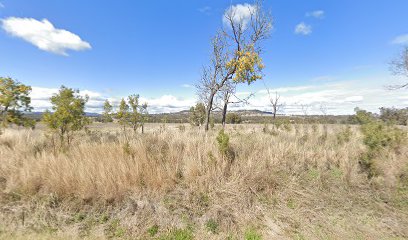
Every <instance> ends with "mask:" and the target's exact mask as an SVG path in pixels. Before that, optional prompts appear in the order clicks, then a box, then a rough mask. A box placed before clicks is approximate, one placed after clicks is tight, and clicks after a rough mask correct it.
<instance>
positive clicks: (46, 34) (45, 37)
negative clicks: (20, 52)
mask: <svg viewBox="0 0 408 240" xmlns="http://www.w3.org/2000/svg"><path fill="white" fill-rule="evenodd" d="M1 22H2V27H3V29H4V30H5V31H6V32H8V33H9V34H10V35H12V36H15V37H19V38H21V39H24V40H25V41H27V42H29V43H31V44H33V45H34V46H36V47H38V48H39V49H41V50H44V51H47V52H51V53H55V54H59V55H64V56H68V54H67V50H74V51H80V50H87V49H91V45H90V44H89V43H88V42H85V41H83V40H82V39H81V38H80V37H79V36H78V35H76V34H74V33H71V32H69V31H67V30H64V29H58V28H55V27H54V25H53V24H52V23H51V22H49V21H48V20H47V19H43V20H41V21H38V20H36V19H33V18H17V17H9V18H6V19H2V20H1Z"/></svg>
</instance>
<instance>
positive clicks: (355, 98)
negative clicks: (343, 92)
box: [345, 96, 364, 102]
mask: <svg viewBox="0 0 408 240" xmlns="http://www.w3.org/2000/svg"><path fill="white" fill-rule="evenodd" d="M363 100H364V97H363V96H350V97H346V99H345V102H361V101H363Z"/></svg>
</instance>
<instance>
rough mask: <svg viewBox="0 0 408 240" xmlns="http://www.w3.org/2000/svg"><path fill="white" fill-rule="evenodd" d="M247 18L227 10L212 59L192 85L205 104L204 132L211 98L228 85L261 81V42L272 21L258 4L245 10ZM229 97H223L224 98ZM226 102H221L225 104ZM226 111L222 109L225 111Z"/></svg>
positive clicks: (206, 126)
mask: <svg viewBox="0 0 408 240" xmlns="http://www.w3.org/2000/svg"><path fill="white" fill-rule="evenodd" d="M248 13H249V17H243V16H241V14H240V13H239V12H237V10H236V8H235V7H234V6H231V7H230V8H228V9H227V11H226V12H225V14H224V18H223V22H224V24H225V25H226V26H225V28H224V29H223V30H222V31H219V32H218V33H217V34H216V36H215V37H214V38H213V40H212V57H211V63H210V65H209V66H207V67H204V68H203V73H202V77H201V80H200V82H199V83H198V84H197V85H196V87H197V93H198V95H199V98H200V99H201V100H203V101H204V102H206V119H205V130H206V131H207V130H208V129H209V122H210V115H211V111H212V110H213V104H214V97H215V96H216V94H217V93H218V92H219V91H221V89H223V88H225V85H226V84H228V83H231V82H232V83H235V84H238V83H248V84H250V83H252V82H254V81H256V80H258V79H261V78H262V74H261V71H262V69H263V67H264V66H263V64H262V59H261V58H260V54H261V47H260V46H259V43H260V42H261V40H263V39H266V38H267V37H269V33H270V30H271V29H272V18H271V16H270V14H266V13H265V12H264V11H263V9H262V4H261V2H256V3H255V4H254V5H251V6H250V7H248ZM230 96H231V94H230V93H228V94H227V95H226V97H227V99H229V97H230ZM228 102H229V101H225V103H227V105H228ZM225 109H226V108H225Z"/></svg>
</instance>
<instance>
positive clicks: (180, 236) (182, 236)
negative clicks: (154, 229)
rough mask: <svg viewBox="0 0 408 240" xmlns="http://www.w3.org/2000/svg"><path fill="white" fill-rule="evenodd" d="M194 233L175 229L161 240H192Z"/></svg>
mask: <svg viewBox="0 0 408 240" xmlns="http://www.w3.org/2000/svg"><path fill="white" fill-rule="evenodd" d="M192 239H193V232H192V231H191V230H190V229H175V230H172V231H170V233H168V234H166V235H164V236H161V237H160V238H159V240H192Z"/></svg>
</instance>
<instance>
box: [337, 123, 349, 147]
mask: <svg viewBox="0 0 408 240" xmlns="http://www.w3.org/2000/svg"><path fill="white" fill-rule="evenodd" d="M352 135H353V132H352V131H351V127H350V126H347V127H346V128H345V129H344V130H343V131H341V132H339V133H337V135H336V138H337V143H338V144H343V143H347V142H350V140H351V136H352Z"/></svg>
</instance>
